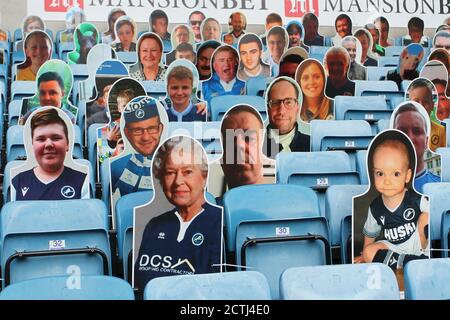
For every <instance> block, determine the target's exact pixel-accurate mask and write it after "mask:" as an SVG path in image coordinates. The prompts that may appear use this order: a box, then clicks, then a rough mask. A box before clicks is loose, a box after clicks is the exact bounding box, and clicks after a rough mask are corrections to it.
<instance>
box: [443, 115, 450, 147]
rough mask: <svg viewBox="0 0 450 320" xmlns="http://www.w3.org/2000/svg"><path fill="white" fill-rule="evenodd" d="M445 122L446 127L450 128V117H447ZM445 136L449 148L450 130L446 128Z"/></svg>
mask: <svg viewBox="0 0 450 320" xmlns="http://www.w3.org/2000/svg"><path fill="white" fill-rule="evenodd" d="M444 123H445V127H446V128H450V119H445V120H444ZM445 136H446V139H447V148H449V147H450V130H446V132H445Z"/></svg>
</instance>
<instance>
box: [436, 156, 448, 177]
mask: <svg viewBox="0 0 450 320" xmlns="http://www.w3.org/2000/svg"><path fill="white" fill-rule="evenodd" d="M436 153H438V154H439V155H440V156H441V180H442V182H450V148H437V149H436Z"/></svg>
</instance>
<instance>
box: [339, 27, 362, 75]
mask: <svg viewBox="0 0 450 320" xmlns="http://www.w3.org/2000/svg"><path fill="white" fill-rule="evenodd" d="M341 46H342V47H344V48H345V50H347V52H348V54H349V55H350V67H349V70H348V78H349V79H350V80H367V68H366V67H365V66H363V64H362V63H361V57H362V46H361V42H359V40H358V38H356V37H354V36H347V37H345V38H344V39H342V42H341Z"/></svg>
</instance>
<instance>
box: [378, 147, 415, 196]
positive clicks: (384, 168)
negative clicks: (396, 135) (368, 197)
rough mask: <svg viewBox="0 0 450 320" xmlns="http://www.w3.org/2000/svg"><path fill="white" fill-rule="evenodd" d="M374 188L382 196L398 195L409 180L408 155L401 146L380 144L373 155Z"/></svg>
mask: <svg viewBox="0 0 450 320" xmlns="http://www.w3.org/2000/svg"><path fill="white" fill-rule="evenodd" d="M373 167H374V168H373V170H374V179H375V188H376V189H377V191H378V192H380V193H381V194H382V195H383V197H384V198H390V199H392V198H395V197H396V196H400V195H402V193H403V190H404V189H405V185H406V184H407V183H408V182H409V181H410V180H411V169H409V168H408V157H407V155H406V154H405V151H404V150H402V148H394V147H393V146H380V147H378V148H377V149H376V150H375V152H374V155H373Z"/></svg>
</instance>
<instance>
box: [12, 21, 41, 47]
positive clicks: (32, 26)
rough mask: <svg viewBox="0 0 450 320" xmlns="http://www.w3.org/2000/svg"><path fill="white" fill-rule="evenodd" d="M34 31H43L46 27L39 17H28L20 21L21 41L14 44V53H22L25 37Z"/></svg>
mask: <svg viewBox="0 0 450 320" xmlns="http://www.w3.org/2000/svg"><path fill="white" fill-rule="evenodd" d="M34 30H40V31H45V30H46V25H45V23H44V21H43V20H42V19H41V18H40V17H39V16H36V15H29V16H27V17H25V18H24V19H23V21H22V40H20V41H18V42H17V43H16V47H15V49H16V50H15V51H23V49H24V43H23V42H24V39H25V38H26V37H27V35H28V34H29V33H30V32H32V31H34Z"/></svg>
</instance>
